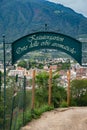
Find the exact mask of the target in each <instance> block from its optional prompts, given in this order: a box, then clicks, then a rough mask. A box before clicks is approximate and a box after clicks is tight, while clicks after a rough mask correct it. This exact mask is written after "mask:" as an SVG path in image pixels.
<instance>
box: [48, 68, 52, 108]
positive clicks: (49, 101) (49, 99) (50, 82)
mask: <svg viewBox="0 0 87 130" xmlns="http://www.w3.org/2000/svg"><path fill="white" fill-rule="evenodd" d="M51 98H52V69H51V68H50V72H49V95H48V105H49V106H50V105H51Z"/></svg>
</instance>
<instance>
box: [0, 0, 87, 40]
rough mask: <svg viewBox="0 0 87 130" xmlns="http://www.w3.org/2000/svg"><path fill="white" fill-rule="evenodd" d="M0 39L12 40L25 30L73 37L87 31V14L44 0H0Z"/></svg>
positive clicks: (20, 35) (21, 34) (26, 32)
mask: <svg viewBox="0 0 87 130" xmlns="http://www.w3.org/2000/svg"><path fill="white" fill-rule="evenodd" d="M0 12H1V13H0V39H1V40H2V35H3V34H5V35H6V40H7V41H8V42H12V41H14V40H16V39H18V38H20V37H22V36H24V35H26V34H29V33H32V32H37V31H43V30H45V27H44V25H45V24H47V25H48V26H47V29H48V31H55V32H60V33H63V34H66V35H69V36H72V37H77V36H78V35H81V34H87V18H86V17H84V16H83V15H81V14H78V13H76V12H75V11H73V10H72V9H70V8H67V7H64V6H63V5H61V4H55V3H52V2H49V1H46V0H0Z"/></svg>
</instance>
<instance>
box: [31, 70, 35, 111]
mask: <svg viewBox="0 0 87 130" xmlns="http://www.w3.org/2000/svg"><path fill="white" fill-rule="evenodd" d="M34 105H35V70H33V79H32V110H33V109H34Z"/></svg>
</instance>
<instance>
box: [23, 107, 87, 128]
mask: <svg viewBox="0 0 87 130" xmlns="http://www.w3.org/2000/svg"><path fill="white" fill-rule="evenodd" d="M21 130H87V107H76V108H69V109H56V110H54V111H50V112H46V113H44V114H43V115H42V116H41V118H40V119H37V120H33V121H32V122H31V123H29V124H28V125H27V126H25V127H24V128H22V129H21Z"/></svg>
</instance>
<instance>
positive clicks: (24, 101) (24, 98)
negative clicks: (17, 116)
mask: <svg viewBox="0 0 87 130" xmlns="http://www.w3.org/2000/svg"><path fill="white" fill-rule="evenodd" d="M23 88H24V94H23V126H24V123H25V116H24V113H25V109H26V76H24V84H23Z"/></svg>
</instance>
